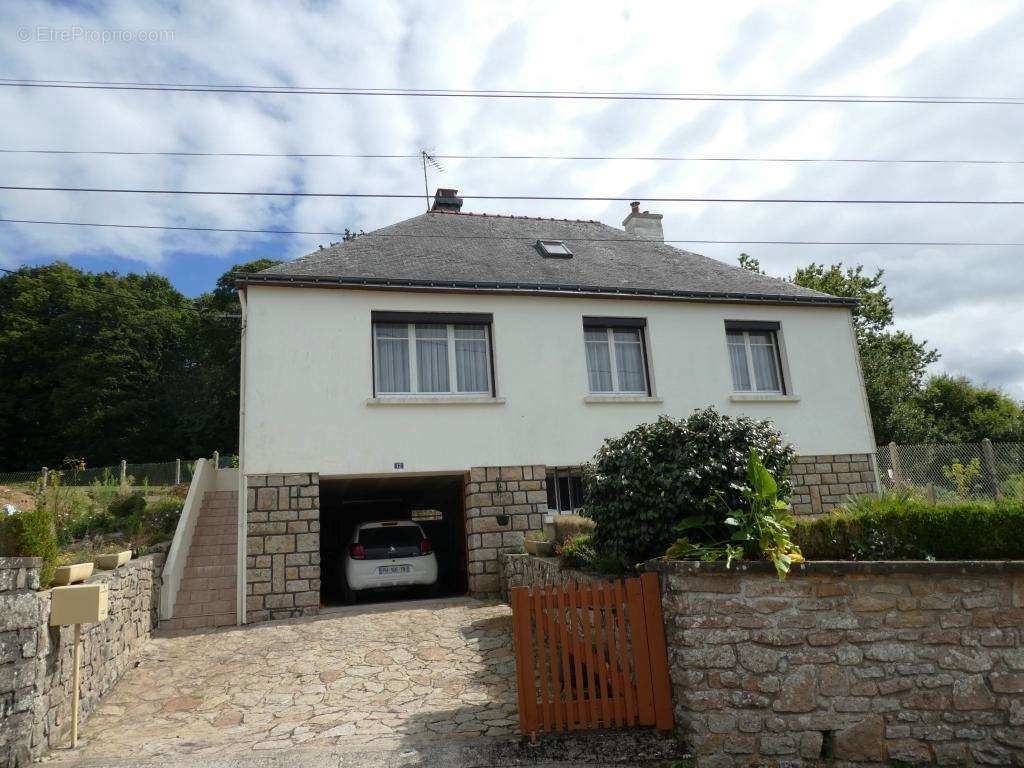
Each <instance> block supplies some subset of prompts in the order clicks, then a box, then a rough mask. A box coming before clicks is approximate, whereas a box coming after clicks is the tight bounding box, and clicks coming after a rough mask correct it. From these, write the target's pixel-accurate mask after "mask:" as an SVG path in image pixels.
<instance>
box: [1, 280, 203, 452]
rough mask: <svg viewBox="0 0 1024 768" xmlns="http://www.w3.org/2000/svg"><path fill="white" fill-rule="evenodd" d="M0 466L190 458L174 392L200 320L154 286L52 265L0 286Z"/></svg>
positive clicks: (166, 286)
mask: <svg viewBox="0 0 1024 768" xmlns="http://www.w3.org/2000/svg"><path fill="white" fill-rule="evenodd" d="M0 306H3V307H4V311H3V312H0V359H2V360H3V365H0V424H2V425H3V433H4V435H3V439H2V440H0V466H3V467H5V468H7V467H11V468H35V467H39V466H41V465H44V464H45V465H48V466H60V465H61V463H62V461H63V460H64V458H65V457H67V456H86V457H88V458H89V460H90V461H93V462H96V461H98V462H103V463H112V462H114V461H116V460H118V459H119V458H121V457H122V456H132V457H139V458H140V459H141V458H143V457H146V458H148V457H164V456H167V457H173V456H175V455H182V454H181V453H180V449H181V447H182V446H181V444H180V439H179V435H178V432H177V424H176V419H175V412H176V409H175V405H176V403H175V397H174V393H173V392H172V391H170V390H169V389H168V388H167V386H166V382H167V381H168V380H169V379H171V378H172V377H173V376H174V375H175V374H176V373H177V372H178V371H181V370H183V369H187V368H188V367H189V366H190V365H191V364H192V361H191V350H190V348H189V345H188V344H186V343H185V341H186V338H187V332H188V329H189V328H190V327H191V325H192V318H193V315H194V309H193V307H192V306H191V303H190V302H189V300H188V299H187V298H185V297H184V296H182V295H181V294H180V293H178V292H177V291H176V290H175V289H174V287H173V286H172V285H171V284H170V282H168V281H167V280H166V279H165V278H163V277H159V276H157V275H151V274H150V275H126V276H123V277H122V276H119V275H117V274H115V273H111V272H104V273H99V274H88V273H85V272H82V271H80V270H77V269H75V268H74V267H72V266H70V265H68V264H65V263H62V262H56V263H53V264H50V265H47V266H44V267H23V268H21V269H19V270H17V271H15V272H14V273H12V274H9V275H7V276H5V277H3V278H0Z"/></svg>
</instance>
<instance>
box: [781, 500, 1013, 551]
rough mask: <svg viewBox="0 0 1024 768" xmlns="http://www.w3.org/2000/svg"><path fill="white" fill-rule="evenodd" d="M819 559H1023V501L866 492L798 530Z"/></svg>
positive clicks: (799, 525)
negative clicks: (934, 500)
mask: <svg viewBox="0 0 1024 768" xmlns="http://www.w3.org/2000/svg"><path fill="white" fill-rule="evenodd" d="M793 538H794V540H795V541H796V542H797V543H798V544H799V545H800V547H801V549H802V550H803V553H804V556H805V557H807V558H808V559H814V560H850V559H853V560H924V559H935V560H1004V559H1015V560H1019V559H1021V558H1024V501H1019V500H1018V501H1006V502H1002V503H992V502H977V501H975V502H959V503H955V504H938V505H934V506H933V505H931V504H929V503H928V502H927V501H925V500H923V499H920V498H916V497H914V496H911V495H909V494H907V493H899V494H887V495H885V496H882V497H871V496H864V497H860V498H858V499H856V500H855V501H852V502H850V503H849V504H847V505H846V506H845V507H843V508H841V509H839V510H837V511H836V512H835V513H833V514H832V515H829V516H827V517H823V518H820V519H817V520H799V521H797V525H796V529H795V530H794V535H793Z"/></svg>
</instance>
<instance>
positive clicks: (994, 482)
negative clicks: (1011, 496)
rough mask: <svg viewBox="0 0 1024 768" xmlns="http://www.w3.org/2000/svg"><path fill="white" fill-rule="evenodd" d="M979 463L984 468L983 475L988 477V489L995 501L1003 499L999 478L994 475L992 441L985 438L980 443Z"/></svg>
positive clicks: (994, 453)
mask: <svg viewBox="0 0 1024 768" xmlns="http://www.w3.org/2000/svg"><path fill="white" fill-rule="evenodd" d="M981 461H982V464H984V466H985V475H986V476H987V477H988V483H989V487H990V488H991V489H992V495H993V496H994V497H995V499H996V501H1000V500H1001V499H1002V498H1003V492H1002V490H1000V488H999V477H998V476H997V474H996V452H995V451H994V450H993V449H992V441H991V440H989V439H988V438H987V437H986V438H984V439H983V440H982V441H981Z"/></svg>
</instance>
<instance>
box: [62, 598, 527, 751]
mask: <svg viewBox="0 0 1024 768" xmlns="http://www.w3.org/2000/svg"><path fill="white" fill-rule="evenodd" d="M517 728H518V716H517V714H516V689H515V659H514V656H513V651H512V638H511V612H510V610H509V608H508V606H506V605H504V604H501V603H496V602H481V601H478V600H474V599H472V598H454V599H449V600H431V601H418V602H402V603H389V604H378V605H369V606H355V607H351V608H344V609H337V610H329V611H325V612H324V613H322V614H321V615H320V616H318V617H314V618H307V619H290V620H286V621H278V622H271V623H267V624H258V625H254V626H248V627H232V628H225V629H215V630H212V629H211V630H199V631H196V632H191V633H173V634H172V633H164V634H157V635H156V636H155V637H154V638H152V639H151V640H150V641H149V643H148V644H147V646H146V648H145V650H144V651H143V659H142V663H141V664H140V665H139V667H137V668H136V669H133V670H131V671H130V672H128V673H127V674H126V675H125V676H124V678H122V680H121V681H120V682H119V683H118V685H117V687H116V688H115V689H114V690H113V691H112V692H111V693H110V695H109V696H107V698H106V699H105V700H104V701H103V703H102V704H101V705H100V707H99V708H98V709H97V710H96V712H95V713H94V714H93V715H92V716H91V717H90V718H89V720H88V721H87V722H86V723H85V725H84V727H83V729H82V739H83V740H84V742H85V743H84V745H81V746H80V747H79V748H78V749H77V750H74V751H63V750H62V751H58V752H54V753H52V755H51V760H52V761H54V762H65V761H68V762H73V761H76V760H84V761H88V762H90V763H91V762H94V761H97V760H101V759H104V758H125V757H129V756H135V757H138V758H140V759H146V758H154V757H159V756H166V757H168V758H173V757H174V756H175V755H185V754H193V755H202V754H205V755H232V754H239V753H250V754H252V753H253V752H262V751H263V750H282V749H291V748H295V747H298V746H300V745H301V746H302V747H331V748H334V749H335V750H337V749H347V748H349V747H351V748H352V749H360V748H363V749H365V748H372V749H373V750H381V749H400V748H406V747H408V748H413V747H415V746H417V745H427V744H431V743H436V742H439V741H450V740H452V739H463V740H469V739H477V738H481V737H494V736H497V737H506V738H507V737H510V736H512V735H513V734H515V733H517Z"/></svg>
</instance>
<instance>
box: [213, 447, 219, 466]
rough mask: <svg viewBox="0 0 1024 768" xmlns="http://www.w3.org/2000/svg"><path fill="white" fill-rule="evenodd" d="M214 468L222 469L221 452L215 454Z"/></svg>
mask: <svg viewBox="0 0 1024 768" xmlns="http://www.w3.org/2000/svg"><path fill="white" fill-rule="evenodd" d="M213 468H214V469H220V451H214V452H213Z"/></svg>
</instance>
